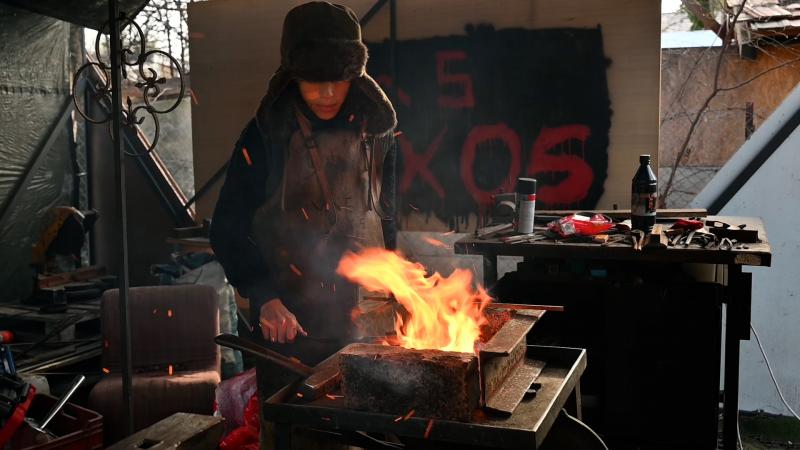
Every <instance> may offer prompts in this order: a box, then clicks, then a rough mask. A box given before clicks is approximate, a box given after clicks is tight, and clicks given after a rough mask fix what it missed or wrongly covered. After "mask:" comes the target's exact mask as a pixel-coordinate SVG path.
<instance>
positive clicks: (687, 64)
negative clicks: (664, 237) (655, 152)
mask: <svg viewBox="0 0 800 450" xmlns="http://www.w3.org/2000/svg"><path fill="white" fill-rule="evenodd" d="M720 51H721V48H719V47H715V48H710V49H709V48H686V49H665V50H662V52H661V133H660V136H659V155H660V161H659V166H660V168H661V171H660V174H659V177H660V187H661V189H662V190H663V189H664V187H665V183H666V181H667V177H668V175H669V172H670V168H671V167H672V165H673V164H674V162H675V159H676V157H677V153H678V150H679V149H680V148H681V145H682V144H683V140H684V139H685V138H686V135H687V133H688V130H689V126H690V119H689V117H693V116H694V114H696V113H697V111H698V110H699V109H700V106H701V105H702V103H703V102H704V101H705V99H706V97H707V96H708V95H709V93H711V92H712V89H713V84H714V78H715V71H716V66H717V60H718V57H719V52H720ZM798 51H800V47H797V46H795V47H789V48H781V47H766V48H764V49H763V51H762V52H760V53H759V55H758V57H757V58H756V59H755V60H748V59H742V58H740V57H739V54H738V49H736V48H733V49H730V50H729V51H728V52H727V54H726V55H725V58H724V59H723V62H722V65H721V66H720V77H719V80H720V83H719V86H720V87H723V88H724V87H729V86H734V85H737V84H738V83H741V82H744V81H746V80H749V79H751V78H753V77H755V76H756V75H758V74H760V73H762V72H764V71H767V70H769V69H771V68H773V67H776V66H778V65H781V64H785V63H786V62H788V61H791V60H795V59H797V57H798ZM798 82H800V65H797V64H792V65H787V66H785V67H783V68H781V69H777V70H773V71H771V72H769V73H767V74H765V75H764V76H761V77H759V78H757V79H755V80H754V81H752V82H751V83H748V84H746V85H744V86H742V87H740V88H738V89H735V90H731V91H727V92H720V93H719V94H717V96H716V97H715V98H714V99H713V100H712V101H711V103H710V104H709V107H708V109H707V111H706V112H705V114H703V116H702V118H701V120H700V122H699V124H698V126H697V128H696V129H695V132H694V134H693V136H692V138H691V140H690V141H689V153H688V155H687V156H686V157H685V158H684V160H683V162H682V163H681V166H680V168H679V171H678V173H677V174H676V181H675V183H674V185H673V186H674V189H677V190H678V192H675V193H674V194H673V195H671V196H670V199H669V202H668V206H670V207H685V206H686V205H688V203H689V202H690V201H691V200H692V198H693V197H694V195H695V194H697V193H698V192H700V190H702V188H703V187H704V186H705V184H706V183H708V181H709V180H710V178H711V177H712V176H713V174H714V173H715V172H716V170H717V169H718V168H719V167H721V166H723V165H724V164H725V162H726V161H728V159H729V158H730V157H731V155H733V153H734V152H736V150H738V149H739V147H740V146H741V145H742V144H743V143H744V141H745V136H746V135H745V126H746V119H745V109H746V107H747V104H748V103H752V104H753V116H754V117H753V124H754V125H755V127H756V128H758V126H759V125H761V124H762V123H763V122H764V120H766V118H767V117H769V115H770V114H771V113H772V112H773V111H774V110H775V108H776V107H777V106H778V105H780V103H781V102H782V101H783V99H784V98H785V97H786V95H787V94H788V93H789V92H791V90H792V89H793V88H794V87H795V86H796V85H797V83H798Z"/></svg>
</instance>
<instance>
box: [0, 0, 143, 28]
mask: <svg viewBox="0 0 800 450" xmlns="http://www.w3.org/2000/svg"><path fill="white" fill-rule="evenodd" d="M148 1H149V0H117V9H118V11H120V12H124V13H125V14H127V15H128V16H136V14H138V13H139V11H141V10H142V8H144V5H146V4H147V2H148ZM0 2H3V3H8V4H10V5H14V6H17V7H21V8H25V9H28V10H30V11H33V12H37V13H40V14H44V15H47V16H52V17H56V18H59V19H61V20H66V21H68V22H72V23H74V24H77V25H82V26H85V27H89V28H94V29H95V30H97V29H99V28H100V27H101V26H102V25H103V24H104V23H105V22H106V21H107V20H108V0H0Z"/></svg>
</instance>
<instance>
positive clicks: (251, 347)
mask: <svg viewBox="0 0 800 450" xmlns="http://www.w3.org/2000/svg"><path fill="white" fill-rule="evenodd" d="M214 342H216V343H217V344H218V345H222V346H225V347H229V348H232V349H234V350H239V351H242V352H245V353H248V354H250V355H253V356H255V357H258V358H261V359H264V360H267V361H270V362H274V363H275V364H278V365H280V366H281V367H283V368H285V369H287V370H289V371H291V372H294V373H295V374H297V375H299V376H300V377H303V378H305V379H304V380H303V382H302V383H301V384H300V385H299V386H298V388H297V393H298V394H299V395H298V396H299V397H303V398H305V399H308V400H315V399H317V398H320V397H322V396H323V395H325V394H327V393H329V392H330V391H331V390H332V389H333V388H334V387H336V385H337V384H338V383H339V380H340V375H339V361H338V354H333V355H331V356H330V357H328V359H326V360H324V361H322V362H321V363H319V364H317V365H316V366H314V367H310V366H307V365H305V364H303V363H302V362H300V361H298V360H297V359H296V358H289V357H288V356H284V355H281V354H280V353H278V352H275V351H272V350H270V349H268V348H266V347H263V346H261V345H258V344H256V343H255V342H252V341H249V340H247V339H244V338H241V337H239V336H234V335H232V334H220V335H219V336H217V337H215V338H214Z"/></svg>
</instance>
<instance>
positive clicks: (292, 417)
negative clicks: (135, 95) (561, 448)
mask: <svg viewBox="0 0 800 450" xmlns="http://www.w3.org/2000/svg"><path fill="white" fill-rule="evenodd" d="M525 357H526V359H527V360H531V361H544V362H545V363H546V365H545V366H544V369H543V370H542V372H541V373H540V374H539V376H538V378H537V379H536V382H537V383H539V384H540V385H541V387H540V388H539V390H538V392H537V393H536V396H535V397H533V398H530V399H524V400H523V401H522V402H521V403H520V404H519V405H518V406H517V408H516V409H515V410H514V412H513V413H512V414H511V415H494V414H488V413H486V412H484V411H482V410H481V409H476V410H475V414H474V415H473V418H472V420H471V421H469V422H456V421H446V420H434V421H433V424H432V426H431V427H430V430H429V432H428V439H430V440H432V441H439V442H450V443H455V444H464V445H474V446H486V447H490V448H509V449H511V448H524V449H537V448H539V446H540V445H541V444H542V441H543V440H544V438H545V436H547V433H548V432H549V431H550V427H551V426H552V425H553V422H554V421H555V419H556V417H557V416H558V413H559V412H560V411H561V409H562V408H563V407H564V405H565V403H566V401H567V399H568V398H569V396H570V394H572V393H573V391H575V388H576V387H578V386H579V383H580V377H581V375H582V374H583V372H584V370H585V369H586V351H585V350H583V349H576V348H566V347H546V346H536V345H532V346H527V347H526V355H525ZM297 387H298V386H297V383H293V384H290V385H287V386H286V387H284V388H283V389H281V390H280V391H278V392H277V393H276V394H275V395H273V396H272V397H270V398H269V399H267V400H266V402H265V405H264V408H263V413H264V418H265V419H266V420H268V421H270V422H275V423H276V424H277V425H278V426H277V429H278V433H276V436H275V437H276V440H277V441H279V442H278V446H277V448H279V449H280V448H284V446H285V445H287V442H288V440H289V439H290V436H287V435H286V434H287V429H288V428H289V427H287V426H289V425H291V426H299V427H304V428H313V429H317V430H325V431H364V432H374V433H390V434H394V435H397V436H400V437H407V438H416V439H422V438H423V437H424V436H425V434H426V430H428V427H429V422H430V420H429V419H428V418H425V417H416V416H415V417H411V418H410V419H408V420H399V421H396V419H397V416H396V415H392V414H382V413H373V412H364V411H356V410H350V409H346V408H345V407H344V400H343V399H342V398H341V397H337V396H336V395H337V394H338V393H339V392H338V389H335V390H334V391H333V392H332V393H331V394H332V395H331V396H323V397H321V398H319V399H317V400H313V401H308V400H304V399H302V398H298V397H297V396H296V395H295V393H296V390H297ZM288 434H289V435H290V433H288Z"/></svg>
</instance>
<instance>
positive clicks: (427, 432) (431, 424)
mask: <svg viewBox="0 0 800 450" xmlns="http://www.w3.org/2000/svg"><path fill="white" fill-rule="evenodd" d="M431 429H433V419H431V420H429V421H428V427H427V428H425V434H424V435H423V437H424V438H425V439H428V436H430V435H431Z"/></svg>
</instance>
